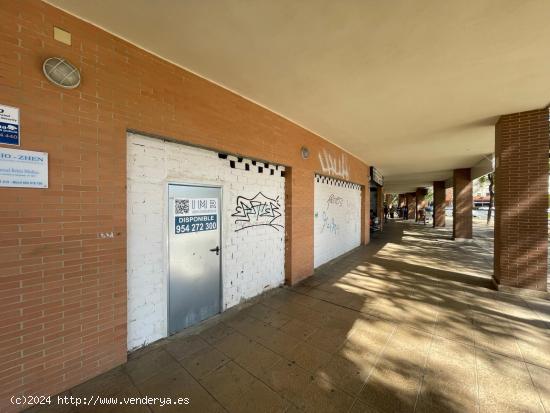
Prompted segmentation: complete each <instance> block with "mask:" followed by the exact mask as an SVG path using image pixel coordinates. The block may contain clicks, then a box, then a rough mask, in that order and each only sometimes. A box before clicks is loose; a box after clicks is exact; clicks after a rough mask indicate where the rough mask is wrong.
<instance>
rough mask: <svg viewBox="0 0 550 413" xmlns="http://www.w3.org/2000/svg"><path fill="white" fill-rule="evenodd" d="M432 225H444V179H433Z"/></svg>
mask: <svg viewBox="0 0 550 413" xmlns="http://www.w3.org/2000/svg"><path fill="white" fill-rule="evenodd" d="M433 185H434V205H433V207H434V220H433V226H434V227H444V226H445V207H446V206H447V204H446V202H445V181H434V184H433Z"/></svg>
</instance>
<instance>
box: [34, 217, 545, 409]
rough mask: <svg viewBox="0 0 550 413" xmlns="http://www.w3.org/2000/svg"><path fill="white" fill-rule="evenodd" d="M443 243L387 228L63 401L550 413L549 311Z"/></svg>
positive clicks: (477, 258) (144, 352)
mask: <svg viewBox="0 0 550 413" xmlns="http://www.w3.org/2000/svg"><path fill="white" fill-rule="evenodd" d="M394 225H395V226H394ZM403 225H404V226H403ZM392 231H397V232H392ZM449 234H450V228H445V229H432V228H427V227H423V226H420V225H416V224H411V223H409V224H401V223H399V224H398V223H395V224H394V223H391V224H390V225H389V226H388V230H387V231H386V232H385V233H384V234H378V235H377V236H374V237H373V239H372V242H371V245H370V246H369V247H367V248H363V249H360V250H358V251H356V252H354V253H353V254H352V255H349V256H347V257H345V258H344V259H342V260H341V261H339V262H336V263H333V264H331V265H328V266H323V267H322V268H321V269H319V270H317V271H316V275H315V276H314V277H312V278H309V279H307V280H306V281H305V282H304V283H302V284H301V285H300V286H298V287H297V288H287V287H285V288H280V289H277V291H275V292H273V293H271V294H269V295H267V296H265V297H261V298H259V299H258V300H255V301H254V302H255V304H253V305H251V306H249V307H245V308H242V309H235V310H234V311H233V312H231V311H230V312H228V313H227V314H225V315H223V316H222V317H220V319H219V320H213V321H212V324H213V325H210V326H208V327H207V328H205V329H203V330H202V331H200V332H199V333H197V334H194V335H189V334H179V335H175V336H172V337H169V338H168V339H166V340H163V341H160V342H159V343H155V344H153V345H151V346H147V347H145V348H143V349H140V350H138V351H136V352H133V353H132V354H131V355H130V356H129V361H128V363H126V364H125V365H124V366H122V367H119V368H117V369H113V370H111V371H110V372H108V373H106V374H104V375H101V376H99V377H97V378H96V379H93V380H90V381H88V382H86V383H83V384H81V385H79V386H76V387H74V388H73V389H72V390H71V391H72V393H71V391H70V392H68V394H73V393H74V394H75V395H88V394H93V395H96V394H97V395H113V396H116V397H120V396H125V395H126V396H137V395H148V396H152V397H161V396H166V397H168V396H169V397H174V398H176V397H189V398H190V400H191V404H190V405H189V406H165V407H160V406H159V405H151V406H139V407H138V406H132V408H129V407H127V406H120V407H119V406H104V407H102V408H101V409H91V410H90V409H88V410H85V411H102V412H115V411H117V412H118V411H126V410H128V411H137V412H140V411H151V410H152V411H153V412H157V411H158V412H160V411H162V412H171V411H174V412H176V411H177V412H180V411H199V412H222V411H224V412H228V411H229V412H287V413H293V412H299V411H301V412H303V411H311V412H325V411H327V412H353V413H359V412H375V413H386V412H412V411H415V412H430V413H433V412H470V411H471V412H474V411H476V412H478V411H479V412H491V413H493V412H514V411H517V412H520V411H521V412H538V411H541V412H542V411H543V410H544V408H545V409H546V412H549V411H550V387H549V384H548V383H550V355H549V354H548V349H549V348H550V333H549V327H550V304H548V301H546V300H540V299H533V298H523V297H515V296H511V295H508V294H501V293H498V292H495V291H491V290H489V289H488V288H487V287H486V286H487V285H488V283H487V281H488V280H489V278H490V275H491V273H492V264H491V262H490V261H486V260H485V259H484V258H483V257H481V256H482V255H483V254H484V253H483V251H482V250H481V249H480V247H479V246H477V244H475V245H474V244H472V245H468V246H457V245H456V244H455V243H454V242H452V241H451V240H450V235H449ZM382 235H383V236H382ZM385 237H389V242H388V239H386V238H385ZM483 277H485V278H483ZM214 322H215V323H214ZM524 360H525V361H526V362H525V361H524ZM182 366H183V367H182ZM543 406H544V407H543ZM58 409H60V410H55V408H52V410H51V411H60V412H61V413H64V412H69V411H76V409H73V407H71V406H61V407H58ZM150 409H151V410H150ZM34 410H36V409H34ZM79 411H84V410H83V409H79Z"/></svg>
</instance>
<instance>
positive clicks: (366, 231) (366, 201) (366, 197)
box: [361, 186, 370, 245]
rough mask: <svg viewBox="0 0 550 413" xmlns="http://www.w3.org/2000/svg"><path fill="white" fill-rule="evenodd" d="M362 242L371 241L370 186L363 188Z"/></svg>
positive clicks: (365, 243)
mask: <svg viewBox="0 0 550 413" xmlns="http://www.w3.org/2000/svg"><path fill="white" fill-rule="evenodd" d="M361 217H362V219H361V243H362V244H364V245H367V244H368V243H369V242H370V188H369V187H368V186H363V187H362V188H361Z"/></svg>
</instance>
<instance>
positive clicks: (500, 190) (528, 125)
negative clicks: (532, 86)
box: [494, 108, 550, 291]
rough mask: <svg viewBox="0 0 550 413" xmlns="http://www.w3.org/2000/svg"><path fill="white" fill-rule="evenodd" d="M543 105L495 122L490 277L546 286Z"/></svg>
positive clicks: (510, 283)
mask: <svg viewBox="0 0 550 413" xmlns="http://www.w3.org/2000/svg"><path fill="white" fill-rule="evenodd" d="M549 139H550V133H549V122H548V109H547V108H545V109H540V110H532V111H529V112H522V113H514V114H510V115H505V116H501V117H500V119H499V121H498V123H497V125H496V128H495V155H496V162H495V163H496V165H495V166H496V168H495V213H496V216H495V261H494V263H495V271H494V278H495V281H496V282H497V283H498V284H500V285H501V286H507V287H514V288H529V289H533V290H543V291H546V289H547V272H548V267H547V265H548V261H547V259H548V255H547V254H548V216H547V212H546V209H547V208H548V152H549V144H548V142H549Z"/></svg>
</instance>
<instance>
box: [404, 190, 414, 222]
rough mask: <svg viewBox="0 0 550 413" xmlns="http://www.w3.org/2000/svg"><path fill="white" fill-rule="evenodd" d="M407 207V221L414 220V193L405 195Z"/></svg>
mask: <svg viewBox="0 0 550 413" xmlns="http://www.w3.org/2000/svg"><path fill="white" fill-rule="evenodd" d="M405 196H406V198H407V200H406V202H407V207H408V209H409V219H416V193H415V192H411V193H408V194H406V195H405Z"/></svg>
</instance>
